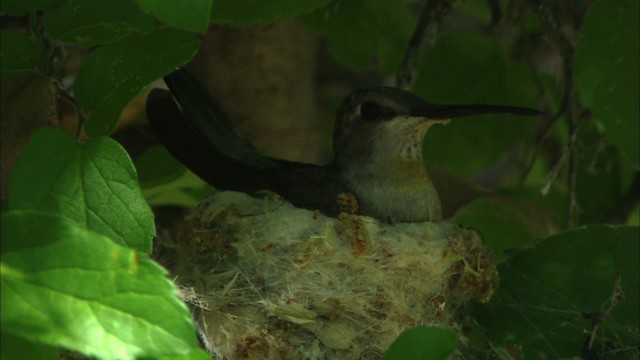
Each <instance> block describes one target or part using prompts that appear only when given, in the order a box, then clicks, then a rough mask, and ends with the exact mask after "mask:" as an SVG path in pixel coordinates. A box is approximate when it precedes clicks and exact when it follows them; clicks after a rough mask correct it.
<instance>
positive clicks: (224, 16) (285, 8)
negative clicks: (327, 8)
mask: <svg viewBox="0 0 640 360" xmlns="http://www.w3.org/2000/svg"><path fill="white" fill-rule="evenodd" d="M331 1H333V0H306V1H298V0H271V1H261V0H214V2H213V6H212V7H211V21H212V22H218V23H230V24H235V25H252V24H256V23H260V24H266V23H270V22H273V21H275V20H283V19H290V18H293V17H296V16H298V15H300V14H306V13H308V12H311V11H313V10H315V9H317V8H319V7H321V6H324V5H326V4H328V3H330V2H331Z"/></svg>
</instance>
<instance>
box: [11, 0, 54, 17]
mask: <svg viewBox="0 0 640 360" xmlns="http://www.w3.org/2000/svg"><path fill="white" fill-rule="evenodd" d="M61 1H63V0H2V1H0V4H1V5H0V11H2V12H3V13H6V14H9V15H14V16H23V15H26V14H28V13H29V11H31V10H42V9H49V8H54V7H55V6H56V5H58V4H59V3H60V2H61Z"/></svg>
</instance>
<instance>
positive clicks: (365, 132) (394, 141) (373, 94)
mask: <svg viewBox="0 0 640 360" xmlns="http://www.w3.org/2000/svg"><path fill="white" fill-rule="evenodd" d="M491 113H502V114H517V115H538V114H540V113H539V112H538V111H536V110H532V109H526V108H517V107H509V106H497V105H436V104H431V103H429V102H426V101H424V100H422V99H421V98H420V97H418V96H416V95H414V94H412V93H410V92H408V91H404V90H401V89H397V88H391V87H382V86H380V87H372V88H367V89H363V90H357V91H355V92H353V93H352V94H351V95H349V96H348V97H347V98H346V99H345V100H344V101H343V102H342V104H341V105H340V106H339V107H338V110H337V114H336V115H337V116H336V124H335V128H334V134H333V141H334V142H333V148H334V164H335V165H336V166H337V169H338V174H339V176H340V177H341V179H342V181H343V183H344V184H345V185H346V186H347V188H348V189H349V191H350V192H351V193H353V194H354V195H356V197H357V199H358V206H359V209H360V212H361V213H362V214H365V215H371V216H374V217H378V218H384V217H385V216H389V217H392V218H394V219H396V220H399V221H424V220H439V219H440V218H441V210H440V200H439V198H438V194H437V192H436V189H435V187H434V186H433V184H432V182H431V180H430V179H429V176H428V174H427V172H426V169H425V167H424V164H423V161H422V140H423V138H424V136H425V134H426V132H427V130H429V128H430V127H431V126H432V125H434V124H437V123H446V122H448V121H449V119H451V118H454V117H461V116H469V115H481V114H491Z"/></svg>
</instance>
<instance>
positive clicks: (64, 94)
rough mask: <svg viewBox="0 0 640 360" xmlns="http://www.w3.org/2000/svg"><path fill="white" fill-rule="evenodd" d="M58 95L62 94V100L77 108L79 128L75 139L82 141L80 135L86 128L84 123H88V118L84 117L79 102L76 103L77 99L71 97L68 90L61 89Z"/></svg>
mask: <svg viewBox="0 0 640 360" xmlns="http://www.w3.org/2000/svg"><path fill="white" fill-rule="evenodd" d="M58 94H60V96H62V98H64V99H65V100H67V101H69V102H70V103H71V104H72V105H73V107H75V108H76V114H77V116H78V127H77V128H76V134H75V137H76V139H80V135H81V134H82V129H83V128H84V123H85V121H86V118H85V117H84V113H83V112H82V107H81V106H80V104H78V101H76V98H75V97H73V96H71V95H69V93H67V92H66V90H64V89H60V91H59V92H58Z"/></svg>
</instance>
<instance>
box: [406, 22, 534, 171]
mask: <svg viewBox="0 0 640 360" xmlns="http://www.w3.org/2000/svg"><path fill="white" fill-rule="evenodd" d="M414 91H415V92H416V93H417V94H419V95H421V96H424V97H425V98H426V99H427V100H429V101H431V102H434V103H445V104H464V103H471V104H473V103H477V104H501V105H515V106H528V107H535V104H536V98H537V85H536V82H535V79H534V77H533V74H532V73H531V71H530V69H529V68H528V67H527V66H526V65H525V64H524V63H522V62H520V61H518V60H516V59H511V58H510V56H509V54H508V53H506V51H505V49H504V47H503V46H502V44H501V43H500V42H499V41H498V40H497V39H494V38H491V37H488V36H486V35H483V34H480V33H471V32H458V33H452V34H449V35H448V36H447V37H446V38H444V39H442V40H441V41H440V43H439V44H437V45H436V46H435V47H434V48H433V49H432V50H431V51H430V52H429V54H427V57H426V58H425V61H424V63H423V64H422V69H421V71H420V72H419V75H418V78H417V79H416V83H415V86H414ZM535 121H536V120H535V118H527V117H521V116H504V115H503V116H482V117H472V118H471V117H470V118H461V119H454V120H453V121H452V122H451V123H450V124H448V125H446V126H434V127H433V128H431V129H430V130H429V133H428V134H427V137H426V140H425V143H424V156H425V162H426V163H427V164H430V165H435V166H438V167H440V168H445V169H447V170H449V171H451V172H453V173H454V174H456V175H458V176H461V177H468V176H471V175H473V174H475V173H476V172H478V171H480V170H482V169H484V168H486V167H487V166H488V165H490V164H493V163H494V162H495V161H496V160H498V159H499V158H500V157H501V156H503V155H504V154H505V152H506V151H508V150H509V149H510V148H512V147H513V146H514V145H515V144H518V143H519V142H521V141H522V138H523V136H525V134H527V133H528V131H529V129H530V128H531V126H532V124H533V123H534V122H535Z"/></svg>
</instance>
